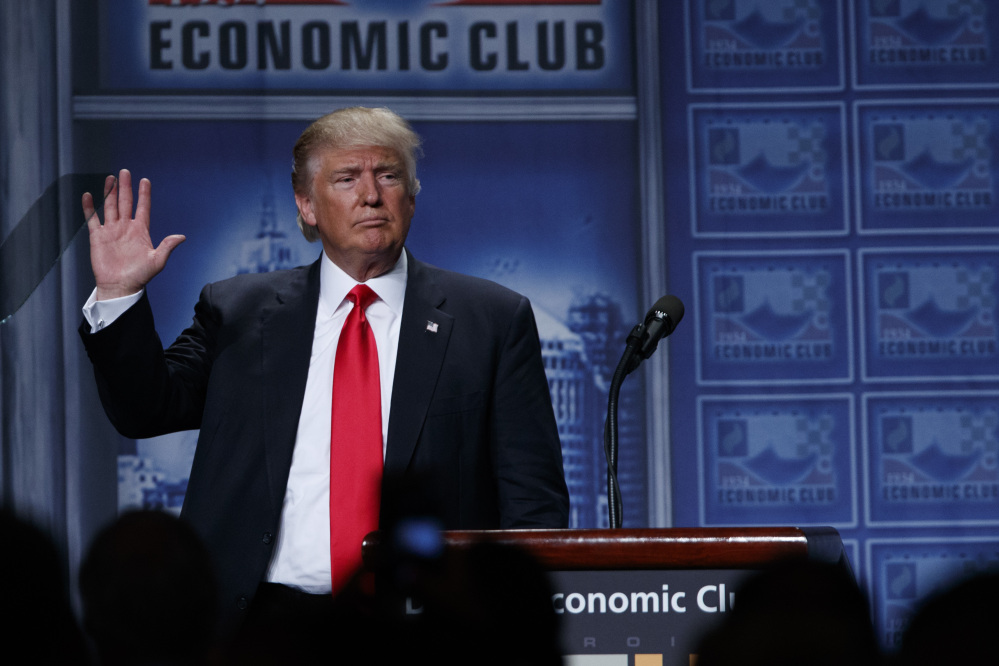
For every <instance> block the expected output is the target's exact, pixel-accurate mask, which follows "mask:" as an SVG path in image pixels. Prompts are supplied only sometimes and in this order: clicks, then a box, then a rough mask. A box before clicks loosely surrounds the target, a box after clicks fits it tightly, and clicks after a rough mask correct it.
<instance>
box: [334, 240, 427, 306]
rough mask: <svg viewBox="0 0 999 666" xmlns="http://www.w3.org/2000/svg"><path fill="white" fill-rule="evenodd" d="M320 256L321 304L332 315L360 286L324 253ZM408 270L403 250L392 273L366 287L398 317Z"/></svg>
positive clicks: (369, 281) (407, 260) (404, 294)
mask: <svg viewBox="0 0 999 666" xmlns="http://www.w3.org/2000/svg"><path fill="white" fill-rule="evenodd" d="M321 254H322V259H321V262H320V264H319V300H320V301H322V302H323V303H324V305H325V306H326V307H327V308H328V309H329V312H330V313H333V312H335V311H336V309H337V308H338V307H340V306H341V305H342V304H343V303H344V301H345V299H346V298H347V292H349V291H350V290H351V289H353V288H354V287H355V286H356V285H358V284H360V283H359V282H358V281H357V280H355V279H354V278H352V277H350V276H349V275H347V273H345V272H344V270H343V269H342V268H340V267H339V266H337V265H336V264H334V263H333V261H332V260H330V258H329V257H327V256H326V253H325V252H323V253H321ZM408 267H409V259H408V258H407V257H406V251H405V250H403V252H402V254H400V255H399V260H398V261H397V262H395V266H393V267H392V270H390V271H389V272H388V273H383V274H382V275H379V276H378V277H376V278H371V279H370V280H368V281H367V282H365V283H364V284H366V285H368V286H369V287H371V289H372V291H374V292H375V293H376V294H378V298H379V299H380V300H381V301H383V302H384V303H385V305H387V306H388V307H389V309H390V310H392V312H393V313H395V314H397V315H398V314H399V313H400V312H402V304H403V301H404V300H405V298H406V280H407V277H408V275H409V273H408V270H407V269H408Z"/></svg>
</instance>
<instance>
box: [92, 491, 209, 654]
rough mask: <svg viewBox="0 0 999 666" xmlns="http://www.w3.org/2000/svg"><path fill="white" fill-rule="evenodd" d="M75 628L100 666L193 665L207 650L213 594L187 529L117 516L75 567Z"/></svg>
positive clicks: (162, 517) (150, 515) (205, 558)
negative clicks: (79, 613) (78, 600)
mask: <svg viewBox="0 0 999 666" xmlns="http://www.w3.org/2000/svg"><path fill="white" fill-rule="evenodd" d="M80 593H81V597H82V600H83V625H84V629H85V630H86V632H87V634H88V635H89V636H90V637H91V638H92V639H93V642H94V645H95V647H96V650H97V655H98V657H99V659H100V661H101V663H102V664H108V665H119V664H197V663H202V662H203V661H204V660H205V659H206V657H207V655H208V652H209V649H210V648H211V643H212V639H213V634H214V631H215V621H216V611H217V598H216V597H217V592H216V587H215V577H214V574H213V572H212V567H211V562H210V559H209V555H208V551H207V550H206V549H205V547H204V545H203V544H202V542H201V540H200V539H199V538H198V535H197V534H196V533H195V532H194V530H193V529H192V528H191V527H190V526H189V525H187V524H186V523H184V522H181V521H180V520H179V519H177V518H175V517H174V516H172V515H170V514H167V513H162V512H158V511H137V512H131V513H126V514H123V515H122V516H120V517H119V518H118V520H116V521H115V522H114V523H113V524H112V525H111V526H110V527H107V528H105V529H104V530H103V531H101V532H100V533H99V534H98V535H97V537H96V538H95V539H94V542H93V544H92V545H91V546H90V549H89V551H88V553H87V556H86V558H85V559H84V561H83V564H82V566H81V567H80Z"/></svg>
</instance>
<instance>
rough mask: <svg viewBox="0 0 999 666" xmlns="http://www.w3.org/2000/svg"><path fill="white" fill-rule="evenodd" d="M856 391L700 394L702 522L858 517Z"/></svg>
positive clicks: (837, 521)
mask: <svg viewBox="0 0 999 666" xmlns="http://www.w3.org/2000/svg"><path fill="white" fill-rule="evenodd" d="M852 424H853V396H852V395H816V396H808V397H798V396H768V397H737V398H726V397H702V398H700V399H699V400H698V425H699V437H698V439H699V443H700V451H701V455H702V461H701V487H702V490H701V493H700V501H701V520H702V523H703V524H705V525H758V524H771V525H784V524H786V525H802V524H809V523H810V524H823V525H826V524H829V525H833V524H840V525H851V524H855V523H856V511H855V503H854V492H853V485H852V479H853V468H854V466H853V450H854V448H853V446H852V437H853V435H852V433H853V432H854V429H853V425H852Z"/></svg>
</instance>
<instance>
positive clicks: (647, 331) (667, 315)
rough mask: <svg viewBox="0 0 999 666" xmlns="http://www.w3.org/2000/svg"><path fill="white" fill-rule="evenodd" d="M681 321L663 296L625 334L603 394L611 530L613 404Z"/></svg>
mask: <svg viewBox="0 0 999 666" xmlns="http://www.w3.org/2000/svg"><path fill="white" fill-rule="evenodd" d="M681 319H683V303H681V302H680V299H679V298H677V297H676V296H669V295H666V296H663V297H662V298H660V299H659V300H658V301H656V304H655V305H653V306H652V309H651V310H649V313H648V314H647V315H645V321H643V322H642V323H640V324H636V325H635V328H633V329H631V333H629V334H628V343H627V345H626V347H625V350H624V355H623V356H622V357H621V360H620V361H618V364H617V368H616V369H615V370H614V376H613V377H612V378H611V383H610V388H609V389H608V394H607V420H606V421H605V422H604V455H605V456H606V457H607V523H608V525H610V527H611V529H617V528H619V527H621V523H622V522H623V520H624V511H623V509H622V508H621V487H620V486H619V485H618V482H617V403H618V397H619V396H620V393H621V384H622V382H624V378H625V377H626V376H627V375H628V374H629V373H631V372H632V371H633V370H634V369H635V368H637V367H638V365H639V364H640V363H641V362H642V361H644V360H645V359H647V358H648V357H650V356H652V354H653V353H655V351H656V348H657V347H658V346H659V341H660V340H662V339H663V338H665V337H666V336H667V335H669V334H670V333H672V332H673V330H674V329H675V328H676V325H677V324H679V323H680V320H681Z"/></svg>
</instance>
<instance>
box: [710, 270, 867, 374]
mask: <svg viewBox="0 0 999 666" xmlns="http://www.w3.org/2000/svg"><path fill="white" fill-rule="evenodd" d="M848 264H849V256H848V255H847V254H846V252H845V251H843V252H816V253H807V254H806V253H777V252H774V253H753V254H748V253H695V255H694V284H696V285H698V290H697V292H696V293H697V306H696V307H697V310H696V312H697V320H696V322H697V334H696V338H695V345H696V347H697V368H698V382H699V383H701V384H708V385H710V384H743V385H765V386H768V387H769V386H774V385H780V384H801V383H818V384H822V383H836V382H847V381H850V380H851V379H852V364H851V358H852V348H851V341H850V340H851V338H850V330H851V322H850V311H851V308H850V304H849V289H848V288H847V282H848V277H847V276H848V274H849V266H848Z"/></svg>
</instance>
